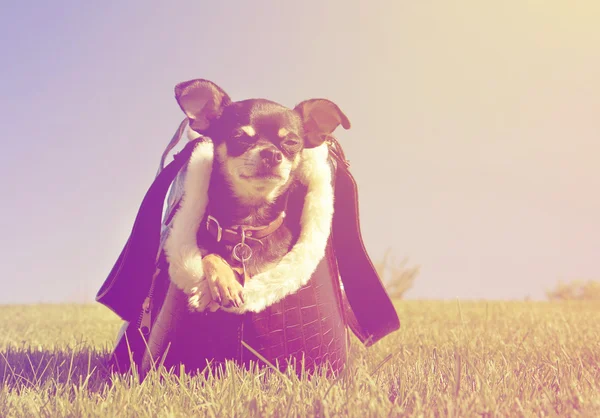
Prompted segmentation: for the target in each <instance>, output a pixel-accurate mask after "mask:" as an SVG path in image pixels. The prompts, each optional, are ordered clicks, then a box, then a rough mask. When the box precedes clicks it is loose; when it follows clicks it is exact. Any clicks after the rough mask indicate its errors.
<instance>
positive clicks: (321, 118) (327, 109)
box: [294, 99, 350, 148]
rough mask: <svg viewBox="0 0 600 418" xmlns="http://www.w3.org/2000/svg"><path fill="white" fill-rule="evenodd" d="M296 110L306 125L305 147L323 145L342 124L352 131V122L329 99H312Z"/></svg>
mask: <svg viewBox="0 0 600 418" xmlns="http://www.w3.org/2000/svg"><path fill="white" fill-rule="evenodd" d="M294 110H295V111H296V112H298V113H299V114H300V118H301V119H302V124H303V125H304V147H305V148H314V147H317V146H319V145H321V144H322V143H323V142H324V141H325V140H326V139H327V136H328V135H330V134H331V133H332V132H333V131H335V130H336V128H337V127H338V126H340V124H341V125H342V127H343V128H344V129H350V121H349V120H348V118H347V117H346V115H344V112H342V111H341V110H340V108H339V107H338V105H336V104H335V103H333V102H332V101H329V100H327V99H310V100H305V101H303V102H302V103H300V104H298V105H297V106H296V107H295V108H294Z"/></svg>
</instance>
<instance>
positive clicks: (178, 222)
mask: <svg viewBox="0 0 600 418" xmlns="http://www.w3.org/2000/svg"><path fill="white" fill-rule="evenodd" d="M213 154H214V152H213V144H212V142H210V141H204V142H200V143H198V145H196V147H195V148H194V151H193V152H192V155H191V157H190V161H189V162H188V165H187V172H186V175H185V179H184V181H183V184H184V190H185V193H184V195H183V196H182V198H181V205H180V207H179V210H178V211H177V213H176V214H175V216H174V217H173V226H172V229H171V231H170V233H169V237H168V238H167V240H166V242H165V254H166V257H167V261H168V262H169V276H170V277H171V281H172V282H173V283H174V284H175V285H176V286H177V287H179V288H180V289H182V290H183V291H184V292H186V293H188V294H189V293H194V290H195V289H194V288H195V287H197V286H198V285H199V284H200V282H201V281H202V280H203V279H204V273H203V269H202V255H201V254H200V249H199V248H198V245H197V244H196V232H197V231H198V227H199V226H200V221H201V220H202V218H203V217H204V212H206V206H207V204H208V185H209V179H210V173H211V172H212V164H213Z"/></svg>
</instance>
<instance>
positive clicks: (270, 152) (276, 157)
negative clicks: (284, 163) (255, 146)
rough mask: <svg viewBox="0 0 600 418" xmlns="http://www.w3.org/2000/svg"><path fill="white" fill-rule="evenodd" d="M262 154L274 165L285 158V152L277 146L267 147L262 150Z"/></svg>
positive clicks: (262, 156)
mask: <svg viewBox="0 0 600 418" xmlns="http://www.w3.org/2000/svg"><path fill="white" fill-rule="evenodd" d="M260 156H261V158H262V159H263V160H264V161H265V162H266V163H268V164H269V165H271V166H272V167H275V166H276V165H278V164H280V163H281V160H283V154H282V153H281V151H279V150H278V149H276V148H265V149H263V150H261V151H260Z"/></svg>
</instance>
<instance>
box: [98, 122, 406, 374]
mask: <svg viewBox="0 0 600 418" xmlns="http://www.w3.org/2000/svg"><path fill="white" fill-rule="evenodd" d="M186 125H187V120H184V121H182V123H181V124H180V126H179V128H178V129H177V131H176V132H175V134H174V136H173V138H172V139H171V141H170V142H169V144H168V145H167V147H166V149H165V150H164V152H163V155H162V157H161V160H160V164H159V169H158V172H157V175H156V177H155V179H154V181H153V183H152V184H151V185H150V187H149V189H148V191H147V192H146V195H145V196H144V199H143V201H142V204H141V206H140V208H139V210H138V213H137V216H136V219H135V222H134V225H133V228H132V231H131V234H130V236H129V238H128V240H127V242H126V244H125V246H124V248H123V250H122V251H121V253H120V255H119V257H118V259H117V261H116V263H115V265H114V266H113V268H112V270H111V271H110V273H109V275H108V277H107V279H106V280H105V282H104V283H103V285H102V286H101V288H100V290H99V291H98V293H97V296H96V301H98V302H99V303H101V304H103V305H105V306H107V307H108V308H109V309H111V310H112V311H113V312H115V313H116V314H117V315H119V317H121V318H122V319H123V320H124V321H125V322H124V325H123V327H122V328H121V331H120V332H119V335H118V338H117V342H116V345H115V348H114V350H113V353H112V356H111V359H112V365H113V366H114V368H115V370H116V371H120V372H126V371H128V370H130V369H131V368H132V367H136V368H137V369H138V371H140V372H141V373H142V374H143V373H145V372H146V371H147V370H148V369H149V367H151V362H152V361H155V360H156V359H159V358H160V359H161V361H162V362H163V365H165V366H166V367H167V368H170V367H171V366H176V365H177V364H185V365H186V368H188V369H202V368H203V367H205V366H206V364H207V362H210V361H215V362H222V361H224V360H228V359H232V360H235V361H237V362H239V363H241V364H245V365H248V364H251V363H253V362H258V361H264V360H266V361H268V362H270V363H272V364H278V365H279V367H280V368H281V369H284V368H285V367H287V364H290V363H295V364H296V365H302V367H303V368H304V369H305V370H309V371H310V370H314V369H315V368H316V367H319V366H322V365H327V367H329V368H330V369H331V370H333V371H334V372H335V371H339V370H341V369H342V368H343V366H344V364H345V362H346V358H347V353H348V350H347V345H348V336H349V334H348V329H350V330H351V331H352V332H353V333H354V334H355V335H356V336H357V337H358V339H359V340H360V341H361V342H362V343H363V344H365V345H366V346H370V345H372V344H374V343H376V342H377V341H379V340H381V339H382V338H383V337H385V336H386V335H388V334H390V333H391V332H394V331H396V330H397V329H399V327H400V321H399V318H398V315H397V313H396V310H395V308H394V306H393V303H392V301H391V299H390V297H389V295H388V294H387V292H386V290H385V287H384V285H383V283H382V282H381V279H380V278H379V276H378V274H377V271H376V269H375V267H374V266H373V263H372V261H371V259H370V257H369V255H368V253H367V251H366V249H365V246H364V243H363V240H362V235H361V229H360V218H359V206H358V190H357V184H356V181H355V180H354V178H353V176H352V174H351V173H350V170H349V163H348V161H347V160H346V157H345V155H344V152H343V149H342V147H341V146H340V144H339V143H338V141H337V140H335V138H333V137H330V138H329V139H328V141H327V144H328V148H329V161H330V164H331V168H332V172H333V188H334V197H335V199H334V216H333V221H332V222H333V223H332V232H331V235H330V237H329V240H328V245H327V249H326V253H325V257H324V258H323V260H321V262H320V263H319V265H318V267H317V269H316V271H315V272H314V274H313V275H312V277H311V279H310V280H309V282H308V283H307V284H306V285H305V286H303V287H302V288H300V289H299V290H298V291H297V292H296V293H294V294H291V295H288V296H287V297H285V298H284V299H283V300H281V301H279V302H277V303H275V304H273V305H271V306H269V307H267V308H266V309H265V310H263V311H261V312H258V313H254V312H247V313H244V314H242V315H238V314H233V313H227V312H223V311H217V312H213V313H198V312H190V311H189V310H188V308H187V300H186V298H187V296H186V295H185V294H184V293H183V292H182V291H180V290H179V289H177V288H176V287H175V286H174V285H172V284H171V283H170V279H169V277H168V262H167V260H166V258H165V256H164V251H163V245H164V242H165V240H166V237H167V236H168V233H169V224H170V221H171V220H172V218H173V215H174V213H176V211H177V209H178V205H179V200H180V199H181V196H182V192H183V184H182V177H183V176H182V175H180V174H182V171H184V170H185V167H186V165H187V162H188V160H189V158H190V156H191V153H192V151H193V149H194V147H195V145H196V144H198V142H200V141H203V140H205V139H204V138H202V137H200V138H197V139H195V140H192V141H189V142H188V143H187V144H186V145H185V146H184V147H183V149H182V150H181V151H180V152H179V153H177V154H175V156H174V158H173V160H172V161H171V162H170V163H169V164H167V165H166V166H165V165H164V163H165V161H166V158H167V156H168V154H169V153H170V152H171V151H172V150H173V149H174V148H175V146H176V145H177V144H178V143H179V141H180V139H181V136H182V134H183V132H184V130H185V127H186ZM169 189H170V192H169V196H168V198H167V199H166V202H165V197H166V195H167V192H168V191H169ZM302 199H303V195H302V193H296V194H294V195H292V196H291V197H290V203H289V204H290V206H291V207H292V208H302V202H303V200H302ZM165 203H166V211H164V212H163V208H164V206H165ZM142 364H143V367H142Z"/></svg>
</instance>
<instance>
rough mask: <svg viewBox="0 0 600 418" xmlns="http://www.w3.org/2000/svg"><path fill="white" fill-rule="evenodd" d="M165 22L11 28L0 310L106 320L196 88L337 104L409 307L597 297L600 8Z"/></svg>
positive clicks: (445, 8) (42, 20)
mask: <svg viewBox="0 0 600 418" xmlns="http://www.w3.org/2000/svg"><path fill="white" fill-rule="evenodd" d="M5 3H6V2H5ZM174 4H175V3H167V2H159V1H143V2H142V1H130V2H117V1H104V2H77V1H70V2H68V1H54V2H35V3H34V2H13V3H12V4H11V5H6V4H3V5H2V6H0V57H1V60H2V64H1V65H0V126H1V127H2V144H3V155H4V158H3V163H2V165H1V166H0V170H1V171H0V187H1V188H2V194H3V195H4V202H3V204H2V213H1V216H0V222H1V225H0V226H1V230H2V231H3V239H2V241H1V244H0V265H1V266H2V267H3V269H4V271H3V274H2V278H1V279H0V303H22V302H39V301H45V302H60V301H86V300H87V301H91V300H92V299H93V296H94V294H95V292H96V290H97V289H98V287H99V286H100V284H101V283H102V281H103V280H104V278H105V277H106V275H107V274H108V272H109V270H110V268H111V267H112V264H113V262H114V261H115V259H116V257H117V256H118V254H119V252H120V250H121V247H122V245H123V244H124V243H125V241H126V239H127V236H128V234H129V229H130V228H131V225H132V223H133V219H134V216H135V214H136V212H137V209H138V206H139V204H140V202H141V199H142V197H143V195H144V193H145V191H146V189H147V187H148V186H149V185H150V183H151V181H152V179H153V176H154V173H155V169H156V165H157V162H158V159H159V157H160V153H161V151H162V149H163V147H164V146H165V144H166V143H167V142H168V140H169V139H170V137H171V135H172V133H173V131H174V130H175V129H176V128H177V126H178V124H179V122H180V121H181V119H182V116H183V115H182V113H181V111H180V109H179V108H178V106H177V104H176V102H175V100H174V98H173V86H174V85H175V84H176V83H177V82H180V81H183V80H187V79H191V78H208V79H211V80H213V81H215V82H216V83H217V84H219V85H221V86H222V87H223V88H224V89H225V90H226V91H227V92H228V93H229V94H230V95H231V96H232V97H233V98H234V99H244V98H249V97H265V98H269V99H272V100H275V101H278V102H280V103H282V104H285V105H288V106H293V105H295V104H296V103H297V102H299V101H301V100H304V99H307V98H311V97H327V98H329V99H331V100H333V101H335V102H336V103H338V104H339V105H340V107H341V108H342V109H343V110H344V111H345V112H346V114H347V115H348V116H349V118H350V120H351V122H352V124H353V127H352V129H351V130H350V131H345V132H340V133H339V139H340V141H341V142H342V144H344V148H345V149H346V152H347V154H348V157H349V158H350V160H351V162H352V170H353V173H354V174H355V176H356V178H357V180H358V183H359V187H360V195H361V199H362V202H361V214H362V225H363V230H364V235H365V240H366V244H367V247H368V248H369V250H370V251H371V253H372V255H373V257H374V258H375V259H377V258H379V257H381V255H382V254H383V252H384V250H385V248H387V247H388V246H392V247H393V249H394V253H395V254H396V256H397V257H398V258H402V257H404V256H408V257H410V261H411V262H413V263H416V264H420V265H421V266H422V273H421V275H420V277H419V278H418V279H417V283H416V286H415V288H414V289H413V290H412V291H411V292H410V294H409V296H410V297H413V298H455V297H459V298H489V299H501V298H522V297H524V296H526V295H531V296H533V297H536V298H540V297H542V296H543V292H544V289H546V288H548V287H550V286H552V285H553V284H554V283H555V282H556V281H557V280H558V279H561V278H564V279H570V278H596V279H600V262H599V261H600V260H599V259H600V217H599V216H598V214H599V213H600V193H599V192H598V190H600V164H599V163H600V145H599V139H600V135H599V134H600V123H599V120H600V118H599V115H598V112H599V109H600V81H599V78H598V74H600V48H599V47H598V45H600V27H599V25H598V24H597V23H598V22H600V6H599V3H598V2H596V1H592V0H590V1H581V2H577V3H568V4H569V5H574V4H576V5H577V7H575V6H568V5H567V6H563V5H562V4H567V3H566V2H559V1H544V2H542V1H521V0H519V1H516V0H514V1H506V2H502V3H498V4H499V5H497V6H494V7H492V6H491V3H484V2H476V1H460V2H452V4H450V2H446V1H442V0H438V1H422V2H399V1H389V2H381V1H376V2H360V1H342V0H339V1H303V2H278V1H256V2H242V1H238V2H198V1H187V2H177V3H176V4H177V6H175V5H174Z"/></svg>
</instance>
